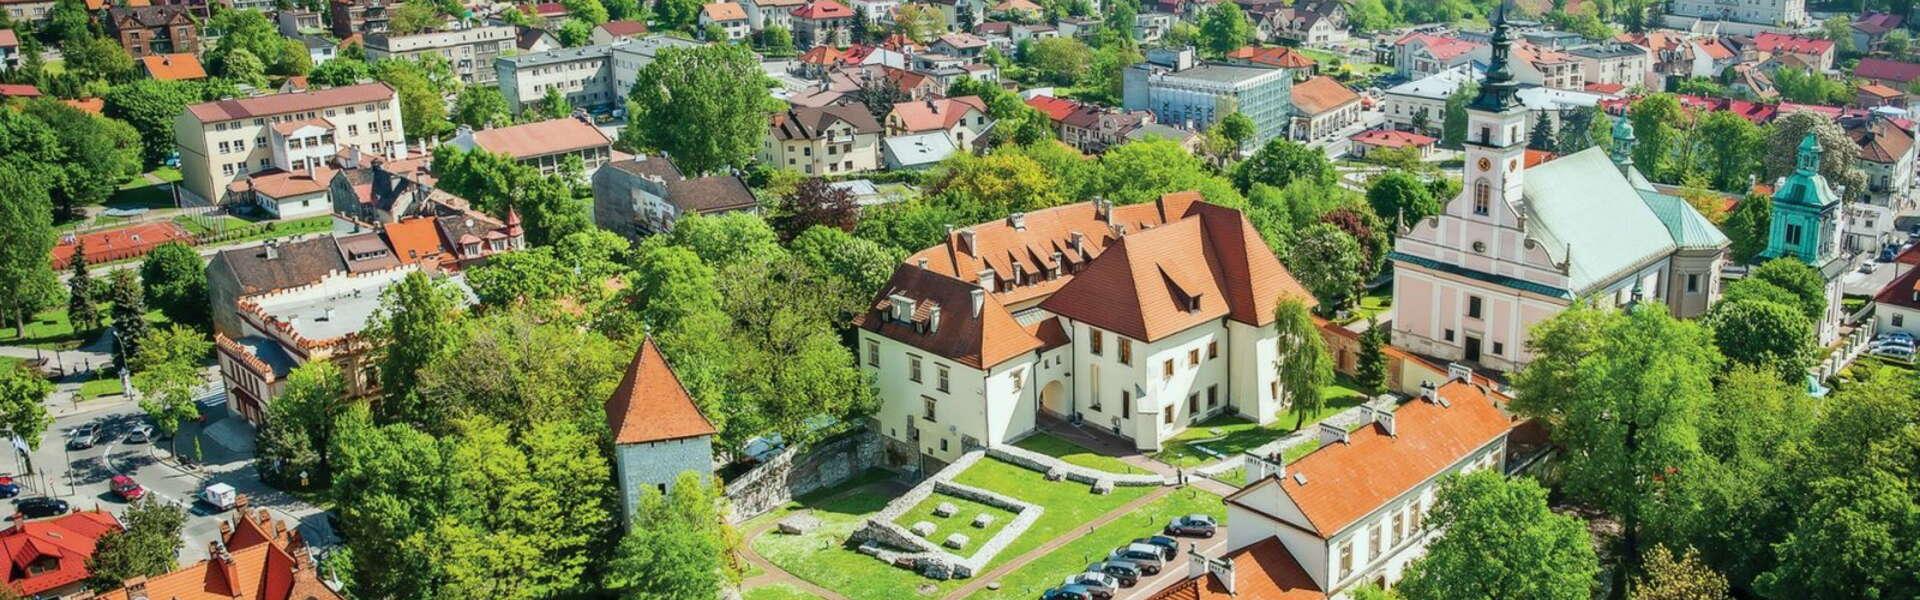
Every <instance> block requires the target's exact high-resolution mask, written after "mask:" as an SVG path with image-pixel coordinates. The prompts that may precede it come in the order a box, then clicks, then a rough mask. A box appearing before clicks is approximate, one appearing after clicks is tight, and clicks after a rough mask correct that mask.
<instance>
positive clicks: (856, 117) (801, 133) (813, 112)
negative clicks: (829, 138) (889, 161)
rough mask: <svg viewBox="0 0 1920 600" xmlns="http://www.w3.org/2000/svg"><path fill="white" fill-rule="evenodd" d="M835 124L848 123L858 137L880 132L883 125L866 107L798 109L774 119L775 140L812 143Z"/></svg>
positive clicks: (840, 106)
mask: <svg viewBox="0 0 1920 600" xmlns="http://www.w3.org/2000/svg"><path fill="white" fill-rule="evenodd" d="M835 123H846V124H847V126H848V127H851V128H853V131H854V133H856V134H869V133H879V132H880V122H879V121H877V120H874V118H873V113H869V112H867V108H866V107H865V106H857V105H854V106H848V105H839V106H822V107H819V108H807V107H794V108H790V109H787V112H784V113H780V114H776V115H774V116H773V125H772V127H773V137H774V139H777V140H781V141H786V140H811V139H814V138H817V137H820V136H821V135H824V133H825V131H826V130H827V128H829V127H832V126H833V125H834V124H835Z"/></svg>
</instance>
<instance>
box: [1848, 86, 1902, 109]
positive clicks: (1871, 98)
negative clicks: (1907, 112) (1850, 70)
mask: <svg viewBox="0 0 1920 600" xmlns="http://www.w3.org/2000/svg"><path fill="white" fill-rule="evenodd" d="M1853 98H1854V100H1853V104H1854V106H1858V107H1860V108H1866V109H1873V108H1878V107H1882V106H1891V107H1894V108H1901V109H1904V108H1906V107H1907V93H1906V92H1902V91H1900V90H1896V89H1893V88H1890V87H1887V86H1884V85H1880V84H1878V83H1873V82H1871V81H1868V82H1863V83H1861V84H1860V87H1859V88H1858V89H1856V90H1855V91H1854V96H1853Z"/></svg>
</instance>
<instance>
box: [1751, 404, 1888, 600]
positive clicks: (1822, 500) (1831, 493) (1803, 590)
mask: <svg viewBox="0 0 1920 600" xmlns="http://www.w3.org/2000/svg"><path fill="white" fill-rule="evenodd" d="M1905 437H1906V439H1907V442H1906V443H1905V444H1904V445H1905V446H1906V447H1905V448H1903V450H1904V451H1905V452H1907V453H1909V456H1908V457H1907V462H1908V463H1912V462H1913V460H1912V458H1911V456H1912V455H1913V453H1916V452H1920V444H1916V443H1914V442H1913V441H1912V440H1914V439H1916V436H1914V435H1912V434H1911V426H1909V433H1908V435H1906V436H1905ZM1909 466H1910V465H1909ZM1907 473H1911V471H1908V472H1907ZM1808 487H1809V491H1810V493H1811V496H1810V499H1811V501H1810V502H1809V503H1808V504H1807V505H1806V508H1807V509H1806V510H1805V512H1803V513H1801V514H1802V515H1804V516H1803V517H1802V518H1801V519H1800V522H1799V523H1798V524H1797V525H1796V526H1795V527H1794V529H1793V531H1792V532H1791V533H1789V534H1788V535H1787V538H1786V539H1785V540H1783V541H1782V542H1780V544H1779V545H1778V546H1777V547H1776V548H1775V551H1776V552H1778V553H1779V555H1780V567H1779V568H1778V569H1777V570H1775V571H1772V572H1769V573H1767V574H1765V575H1763V576H1762V577H1761V579H1760V581H1759V582H1758V586H1759V587H1760V589H1761V590H1762V591H1763V593H1766V594H1767V595H1769V596H1771V597H1777V598H1814V599H1839V598H1863V597H1864V598H1899V597H1909V596H1910V595H1911V593H1912V591H1913V590H1916V589H1920V575H1916V574H1920V556H1915V554H1914V552H1913V550H1912V546H1911V544H1908V543H1905V542H1902V541H1900V540H1912V539H1915V537H1914V536H1916V535H1920V502H1917V501H1916V500H1915V496H1916V492H1915V490H1914V489H1913V483H1912V481H1911V479H1910V478H1906V477H1902V476H1901V475H1899V474H1896V473H1895V472H1890V471H1888V470H1884V469H1863V470H1862V471H1861V472H1860V473H1857V474H1854V475H1850V476H1834V477H1827V478H1823V479H1820V480H1818V481H1814V482H1813V483H1812V484H1811V485H1810V486H1808Z"/></svg>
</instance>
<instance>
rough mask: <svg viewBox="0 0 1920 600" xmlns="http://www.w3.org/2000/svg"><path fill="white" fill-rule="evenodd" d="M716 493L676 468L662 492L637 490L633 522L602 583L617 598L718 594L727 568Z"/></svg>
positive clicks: (658, 599) (729, 573)
mask: <svg viewBox="0 0 1920 600" xmlns="http://www.w3.org/2000/svg"><path fill="white" fill-rule="evenodd" d="M719 503H720V500H719V499H718V494H715V493H714V491H713V489H712V488H711V487H710V486H709V485H708V484H707V483H705V482H702V481H701V480H700V477H699V476H698V475H697V474H695V473H693V472H684V473H681V474H680V475H679V476H678V477H676V478H675V479H674V482H673V486H672V487H671V488H670V489H669V490H668V492H667V494H666V495H664V496H663V495H661V494H660V493H659V492H656V491H654V490H652V489H646V490H642V491H641V494H640V505H639V508H638V510H637V511H636V512H635V514H634V518H633V524H632V526H631V527H630V528H629V531H628V533H627V535H626V536H625V537H624V538H622V539H621V540H620V548H619V550H618V551H617V553H616V554H615V556H614V560H613V563H612V564H611V565H609V567H608V572H607V588H608V589H610V590H612V591H613V592H614V593H616V594H618V595H619V597H620V598H621V599H622V600H672V599H677V598H705V597H708V596H712V595H714V594H717V593H719V590H720V589H721V588H722V587H723V586H724V585H727V584H728V582H729V581H730V580H733V579H737V578H738V574H737V572H736V571H735V570H734V569H732V567H731V565H732V561H731V560H730V552H731V551H732V548H730V547H729V544H728V540H729V539H731V538H732V537H733V536H732V535H731V534H730V533H728V531H727V529H728V525H727V524H726V521H724V520H722V519H721V518H720V513H719V507H720V504H719Z"/></svg>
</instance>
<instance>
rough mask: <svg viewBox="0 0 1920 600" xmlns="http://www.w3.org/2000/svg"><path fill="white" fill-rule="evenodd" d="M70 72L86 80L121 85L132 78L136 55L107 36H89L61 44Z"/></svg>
mask: <svg viewBox="0 0 1920 600" xmlns="http://www.w3.org/2000/svg"><path fill="white" fill-rule="evenodd" d="M60 54H61V55H62V56H64V57H66V63H65V66H66V68H67V71H68V72H71V73H73V74H74V75H77V76H79V77H80V78H82V79H83V80H85V81H105V82H107V83H119V82H122V81H127V80H129V79H132V78H133V56H132V55H129V54H127V51H126V49H125V48H121V47H120V43H119V42H116V41H113V40H111V39H107V38H104V37H96V36H91V35H90V36H86V37H82V38H75V39H70V40H67V41H66V42H63V43H61V44H60Z"/></svg>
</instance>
